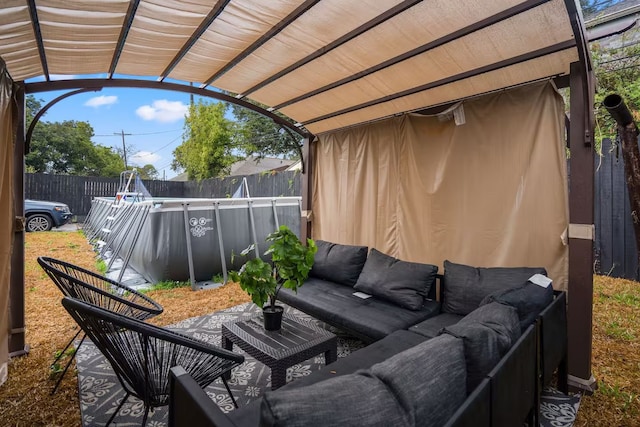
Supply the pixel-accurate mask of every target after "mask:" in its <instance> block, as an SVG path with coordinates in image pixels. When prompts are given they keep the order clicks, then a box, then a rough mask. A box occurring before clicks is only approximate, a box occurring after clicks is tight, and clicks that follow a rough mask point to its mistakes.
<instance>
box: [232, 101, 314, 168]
mask: <svg viewBox="0 0 640 427" xmlns="http://www.w3.org/2000/svg"><path fill="white" fill-rule="evenodd" d="M231 108H232V111H233V115H234V117H235V119H236V121H237V122H236V133H235V135H234V139H235V141H236V145H237V146H238V148H239V149H241V150H242V152H243V153H244V154H245V155H250V154H253V155H255V156H256V157H267V156H284V157H286V158H289V159H298V158H299V157H300V147H301V144H302V137H301V136H300V135H298V134H294V133H293V132H291V131H289V130H288V129H284V128H282V126H280V125H279V124H277V123H275V122H274V121H273V120H271V119H270V118H268V117H265V116H263V115H262V114H259V113H256V112H255V111H252V110H250V109H248V108H245V107H242V106H240V105H233V106H232V107H231Z"/></svg>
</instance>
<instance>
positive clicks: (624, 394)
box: [575, 276, 640, 427]
mask: <svg viewBox="0 0 640 427" xmlns="http://www.w3.org/2000/svg"><path fill="white" fill-rule="evenodd" d="M593 302H594V304H593V354H592V363H593V364H592V371H593V375H594V377H595V378H596V380H598V390H596V392H595V393H594V394H593V396H584V397H583V398H582V402H581V404H580V410H579V411H578V419H577V420H576V423H575V425H576V426H578V427H584V426H640V283H638V282H633V281H630V280H623V279H614V278H611V277H606V276H595V277H594V289H593Z"/></svg>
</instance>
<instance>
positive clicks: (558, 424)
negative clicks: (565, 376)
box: [540, 387, 581, 427]
mask: <svg viewBox="0 0 640 427" xmlns="http://www.w3.org/2000/svg"><path fill="white" fill-rule="evenodd" d="M580 398H581V395H580V394H574V395H566V394H564V393H562V392H560V391H558V390H556V389H553V388H550V387H545V388H544V390H543V391H542V402H541V403H540V427H571V426H572V425H573V422H574V421H575V420H576V415H578V408H579V407H580Z"/></svg>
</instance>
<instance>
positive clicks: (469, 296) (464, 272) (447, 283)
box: [442, 260, 547, 316]
mask: <svg viewBox="0 0 640 427" xmlns="http://www.w3.org/2000/svg"><path fill="white" fill-rule="evenodd" d="M538 273H539V274H544V275H546V274H547V272H546V271H545V269H544V268H534V267H492V268H482V267H471V266H468V265H464V264H455V263H453V262H451V261H448V260H447V261H445V262H444V292H443V295H444V301H443V306H442V311H444V312H445V313H454V314H459V315H461V316H466V315H467V314H469V313H471V312H472V311H473V310H475V309H476V308H478V307H479V306H480V303H481V302H482V300H483V299H484V298H485V297H486V296H487V295H489V294H491V293H493V292H498V291H502V290H505V289H510V288H514V287H517V286H520V285H521V284H522V283H524V282H525V281H527V279H529V277H531V276H533V275H534V274H538Z"/></svg>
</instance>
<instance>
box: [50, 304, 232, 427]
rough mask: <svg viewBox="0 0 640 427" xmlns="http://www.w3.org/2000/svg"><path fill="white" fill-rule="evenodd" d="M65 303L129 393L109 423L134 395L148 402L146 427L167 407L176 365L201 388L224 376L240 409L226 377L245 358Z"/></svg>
mask: <svg viewBox="0 0 640 427" xmlns="http://www.w3.org/2000/svg"><path fill="white" fill-rule="evenodd" d="M62 305H63V306H64V308H65V309H66V310H67V311H68V312H69V314H70V315H71V317H73V318H74V319H75V321H76V322H77V323H78V325H80V326H81V327H82V329H83V330H84V332H85V333H86V334H87V336H88V337H89V338H90V339H91V341H93V343H94V344H95V345H96V347H98V349H99V350H100V351H101V352H102V354H103V355H104V356H105V357H106V358H107V359H108V360H109V362H110V363H111V366H112V368H113V370H114V372H115V373H116V375H117V377H118V379H119V380H120V383H121V384H122V387H123V388H124V390H125V392H126V395H125V398H124V399H123V400H122V402H120V405H119V406H118V408H117V409H116V411H115V412H114V413H113V415H112V416H111V418H110V419H109V421H108V422H107V425H109V424H110V423H111V421H113V419H114V418H115V416H116V414H118V412H119V411H120V408H121V407H122V405H123V404H124V402H125V401H126V400H127V399H128V398H129V396H130V395H134V396H135V397H137V398H138V399H140V400H142V402H143V403H144V406H145V413H144V418H143V421H142V424H143V425H144V424H145V423H146V421H147V417H148V415H149V410H150V409H151V408H156V407H159V406H165V405H168V404H169V372H170V369H171V368H172V367H174V366H178V365H180V366H182V367H183V368H184V369H185V371H186V372H188V373H189V374H190V375H191V376H192V377H193V378H194V379H195V381H196V382H197V383H198V384H199V385H200V387H202V388H205V387H207V386H208V385H209V384H211V383H212V382H213V381H215V380H216V379H217V378H218V377H220V378H221V380H222V382H223V383H224V386H225V387H226V389H227V392H228V393H229V396H230V397H231V399H232V401H233V404H234V405H235V406H236V407H237V406H238V405H237V404H236V401H235V399H234V398H233V394H232V393H231V390H230V389H229V385H228V384H227V382H226V380H225V379H224V377H223V374H225V373H227V372H229V371H230V370H231V369H233V368H234V367H236V366H238V365H240V364H241V363H242V362H244V356H242V355H239V354H236V353H233V352H231V351H228V350H224V349H222V348H219V347H215V346H212V345H211V344H208V343H206V342H204V341H200V340H197V339H194V338H191V337H188V336H185V335H182V334H179V333H177V332H174V331H170V330H168V329H164V328H161V327H158V326H155V325H150V324H148V323H144V322H142V321H139V320H136V319H132V318H129V317H126V316H123V315H121V314H118V313H114V312H112V311H109V310H105V309H102V308H100V307H97V306H95V305H92V304H87V303H85V302H83V301H79V300H77V299H74V298H69V297H65V298H63V299H62Z"/></svg>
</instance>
